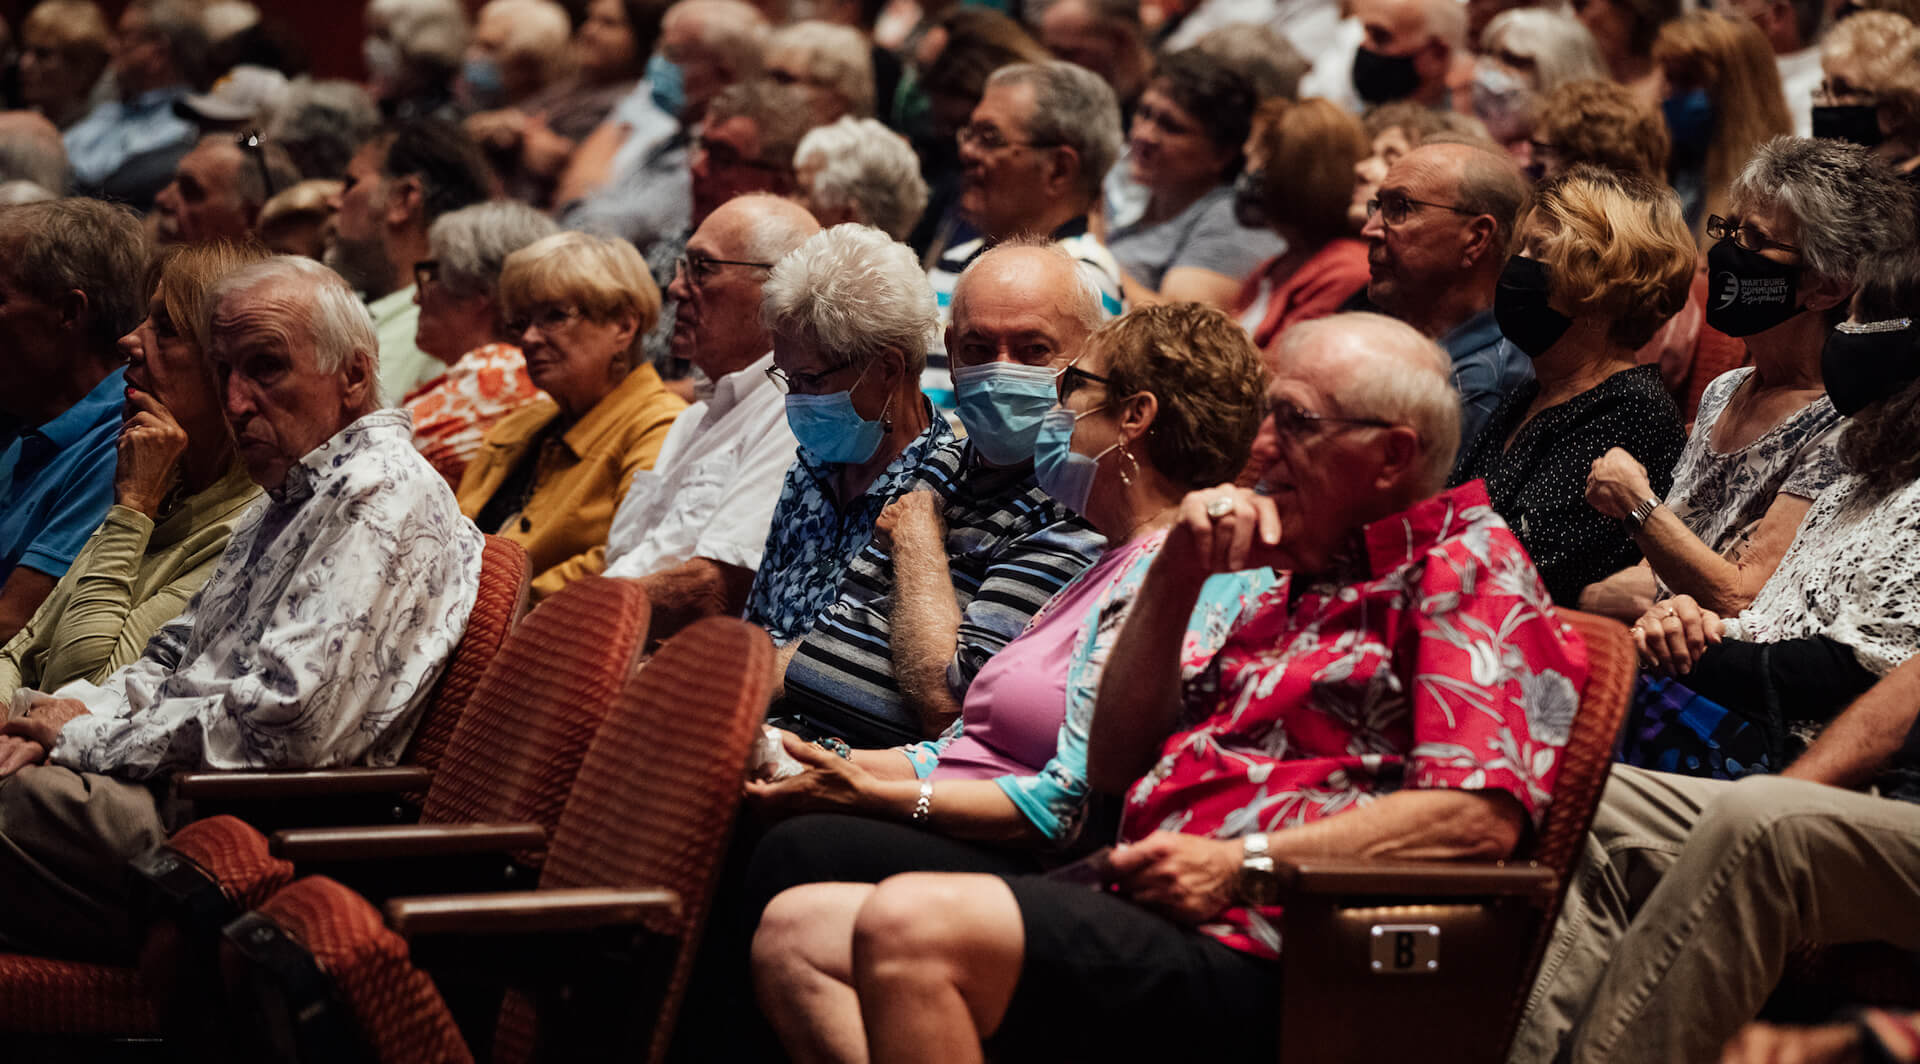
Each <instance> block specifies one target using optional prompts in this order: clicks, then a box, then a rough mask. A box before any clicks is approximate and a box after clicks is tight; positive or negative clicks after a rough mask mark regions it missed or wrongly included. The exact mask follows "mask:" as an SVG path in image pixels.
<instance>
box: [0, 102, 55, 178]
mask: <svg viewBox="0 0 1920 1064" xmlns="http://www.w3.org/2000/svg"><path fill="white" fill-rule="evenodd" d="M0 181H31V182H33V183H34V184H36V185H39V186H40V187H41V188H45V189H51V190H53V191H54V192H55V193H59V192H61V191H64V190H65V189H66V187H67V148H66V144H65V142H63V141H62V140H61V139H60V130H59V129H58V128H56V127H55V126H54V124H53V123H52V122H49V121H47V120H46V119H45V118H44V117H42V116H40V115H38V114H35V113H34V112H32V111H8V112H6V113H4V114H0Z"/></svg>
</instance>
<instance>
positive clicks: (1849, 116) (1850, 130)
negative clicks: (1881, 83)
mask: <svg viewBox="0 0 1920 1064" xmlns="http://www.w3.org/2000/svg"><path fill="white" fill-rule="evenodd" d="M1813 135H1814V136H1816V137H1820V138H1821V139H1823V140H1844V141H1847V142H1848V143H1850V144H1858V145H1860V146H1861V147H1863V148H1877V147H1879V146H1880V142H1881V141H1883V140H1886V139H1887V135H1886V134H1885V133H1882V132H1880V108H1878V107H1876V106H1874V105H1873V104H1867V103H1859V104H1847V105H1845V106H1843V107H1816V108H1814V109H1813Z"/></svg>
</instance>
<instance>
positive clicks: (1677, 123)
mask: <svg viewBox="0 0 1920 1064" xmlns="http://www.w3.org/2000/svg"><path fill="white" fill-rule="evenodd" d="M1653 56H1654V59H1655V61H1657V62H1658V63H1659V64H1660V69H1661V71H1662V73H1663V80H1664V82H1665V84H1666V94H1667V95H1666V98H1665V99H1664V100H1663V101H1661V104H1660V107H1661V111H1662V113H1663V114H1664V115H1665V117H1666V120H1667V132H1668V134H1669V135H1670V136H1671V138H1672V140H1673V154H1672V155H1671V156H1670V157H1669V159H1668V163H1667V175H1668V180H1669V181H1670V182H1671V183H1672V184H1673V188H1674V191H1675V192H1678V193H1679V194H1680V206H1681V209H1682V210H1683V212H1684V213H1685V215H1686V219H1687V225H1688V226H1689V227H1690V228H1692V230H1693V231H1694V233H1696V234H1701V233H1704V232H1705V227H1706V219H1707V216H1708V215H1710V214H1726V213H1727V203H1726V194H1727V188H1728V186H1730V185H1731V184H1732V183H1733V178H1734V175H1736V174H1738V173H1739V172H1740V168H1741V167H1742V166H1744V165H1746V161H1747V160H1748V159H1749V158H1751V157H1752V155H1753V152H1754V150H1755V149H1757V148H1759V147H1760V145H1762V144H1764V143H1766V142H1767V141H1768V140H1770V139H1772V138H1773V137H1777V136H1781V135H1783V134H1788V133H1792V132H1793V119H1792V118H1791V117H1789V116H1788V114H1787V101H1786V97H1785V96H1783V95H1781V92H1780V72H1779V71H1778V70H1777V69H1775V67H1774V65H1773V53H1772V52H1771V51H1770V50H1769V49H1768V48H1767V40H1766V38H1765V37H1762V36H1761V35H1760V31H1759V30H1758V29H1756V28H1755V27H1754V25H1753V23H1751V22H1748V21H1746V20H1745V19H1740V18H1735V17H1734V16H1732V15H1723V14H1720V13H1719V12H1716V11H1695V12H1693V13H1692V14H1689V15H1685V16H1682V17H1681V18H1678V19H1676V20H1674V21H1673V22H1670V23H1668V24H1667V25H1666V26H1664V27H1662V28H1661V30H1660V39H1659V40H1658V41H1657V42H1655V44H1654V47H1653Z"/></svg>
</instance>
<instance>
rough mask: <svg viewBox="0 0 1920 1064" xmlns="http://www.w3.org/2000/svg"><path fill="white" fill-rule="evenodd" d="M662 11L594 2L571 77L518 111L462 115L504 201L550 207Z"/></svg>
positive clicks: (637, 66) (578, 39)
mask: <svg viewBox="0 0 1920 1064" xmlns="http://www.w3.org/2000/svg"><path fill="white" fill-rule="evenodd" d="M664 11H665V8H664V6H663V5H661V4H658V3H654V2H653V0H593V2H592V3H591V4H589V5H588V6H587V15H586V19H585V20H584V21H582V22H581V23H580V28H579V29H578V30H575V31H574V34H573V46H572V49H571V51H572V59H573V72H572V73H571V74H570V75H569V76H567V77H564V78H562V79H561V80H559V81H558V82H555V83H554V84H553V85H551V86H550V87H548V88H547V89H546V90H545V91H542V92H540V93H538V94H536V95H534V96H533V97H532V98H530V99H527V100H525V101H523V102H522V103H521V104H520V105H519V106H517V107H509V108H502V109H500V110H495V111H486V112H483V113H481V114H476V115H471V116H469V117H468V118H467V132H468V133H470V134H471V135H472V136H473V139H474V140H475V141H477V142H479V144H480V145H481V147H483V148H485V149H486V151H487V155H488V158H489V159H490V160H491V161H492V163H493V166H494V169H495V170H497V171H499V173H500V179H501V183H502V184H503V185H504V186H505V187H506V190H507V194H508V195H509V196H512V197H513V198H515V199H519V200H524V201H526V202H528V203H531V204H533V205H534V206H538V207H544V206H547V205H548V203H549V202H550V201H551V200H552V198H553V189H554V183H555V182H556V181H557V180H558V179H559V177H560V172H561V171H562V170H563V169H565V168H566V166H567V164H568V162H569V161H570V160H571V159H572V158H573V155H574V151H575V149H576V148H578V147H579V146H580V143H581V142H582V141H584V140H586V138H587V136H588V135H589V134H591V133H592V132H593V131H594V129H595V128H596V127H598V126H599V125H600V124H601V123H602V122H603V121H605V120H606V118H607V115H608V114H609V113H611V112H612V111H613V108H614V105H615V104H618V103H619V102H620V101H621V100H623V99H625V98H626V97H627V96H628V95H629V94H630V93H632V92H633V89H634V85H635V83H636V82H637V81H638V80H639V78H640V75H641V72H642V71H644V70H645V69H646V65H647V56H648V55H650V54H652V52H653V48H654V44H655V42H656V41H657V40H658V39H659V37H660V19H661V16H662V14H663V13H664Z"/></svg>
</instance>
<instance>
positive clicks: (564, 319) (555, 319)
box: [506, 307, 581, 336]
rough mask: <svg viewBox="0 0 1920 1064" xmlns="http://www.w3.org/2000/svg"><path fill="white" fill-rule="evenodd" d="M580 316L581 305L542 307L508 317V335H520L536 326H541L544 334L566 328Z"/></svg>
mask: <svg viewBox="0 0 1920 1064" xmlns="http://www.w3.org/2000/svg"><path fill="white" fill-rule="evenodd" d="M580 316H581V315H580V308H579V307H540V308H538V309H536V310H531V311H528V312H527V313H525V314H516V315H514V316H513V317H511V318H508V319H507V321H506V326H507V335H508V336H520V335H522V334H524V333H525V332H526V331H527V330H528V329H531V328H534V327H535V326H538V327H539V329H540V332H541V333H542V334H545V333H551V332H556V331H558V330H560V329H564V328H566V327H567V326H568V325H570V324H572V323H573V322H574V321H575V320H577V319H578V318H579V317H580Z"/></svg>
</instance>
